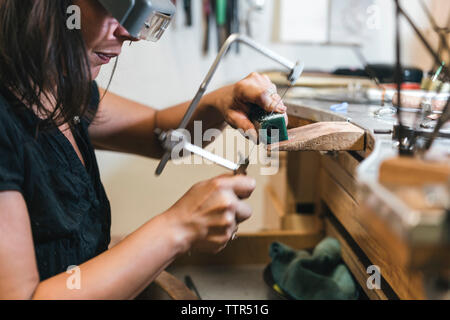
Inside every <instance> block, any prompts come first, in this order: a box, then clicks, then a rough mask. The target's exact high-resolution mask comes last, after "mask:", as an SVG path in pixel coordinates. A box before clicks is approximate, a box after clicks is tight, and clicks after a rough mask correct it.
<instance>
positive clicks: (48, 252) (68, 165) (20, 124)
mask: <svg viewBox="0 0 450 320" xmlns="http://www.w3.org/2000/svg"><path fill="white" fill-rule="evenodd" d="M92 86H93V92H94V94H93V96H92V99H91V103H90V108H94V111H96V110H97V109H98V104H99V100H100V99H99V91H98V87H97V84H96V83H95V82H93V83H92ZM13 99H14V98H13V97H12V96H11V95H10V93H8V92H5V91H1V92H0V191H19V192H21V193H22V195H23V197H24V199H25V201H26V204H27V207H28V212H29V216H30V221H31V228H32V233H33V240H34V245H35V252H36V259H37V265H38V268H39V274H40V278H41V280H45V279H47V278H50V277H52V276H55V275H57V274H59V273H62V272H65V271H67V268H68V267H69V266H72V265H80V264H82V263H84V262H86V261H87V260H90V259H92V258H94V257H95V256H97V255H99V254H101V253H102V252H104V251H105V250H107V248H108V245H109V242H110V227H111V209H110V204H109V201H108V198H107V196H106V193H105V190H104V188H103V185H102V183H101V181H100V174H99V170H98V165H97V159H96V157H95V153H94V148H93V146H92V144H91V140H90V138H89V134H88V127H89V125H90V122H89V120H88V119H81V122H80V123H79V124H77V125H76V129H75V130H74V131H75V132H74V136H75V139H76V141H77V144H78V147H79V149H80V152H81V153H82V155H83V158H84V160H85V165H86V167H84V166H83V164H82V162H81V161H80V159H79V158H78V156H77V154H76V152H75V150H74V148H73V147H72V145H71V143H70V142H69V140H68V139H67V138H66V137H65V136H64V134H63V133H62V132H61V131H60V130H59V129H58V128H56V127H55V128H53V129H49V130H48V131H47V130H46V131H39V133H38V134H37V135H36V127H37V124H38V122H39V119H38V118H37V117H36V115H35V114H34V113H33V112H32V111H31V110H29V109H26V108H16V107H14V108H13V107H12V103H11V102H12V101H14V100H13ZM0 223H1V221H0Z"/></svg>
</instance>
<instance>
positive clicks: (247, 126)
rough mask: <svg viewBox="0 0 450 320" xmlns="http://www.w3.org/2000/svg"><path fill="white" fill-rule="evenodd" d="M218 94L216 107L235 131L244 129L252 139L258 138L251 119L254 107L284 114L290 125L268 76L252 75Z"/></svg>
mask: <svg viewBox="0 0 450 320" xmlns="http://www.w3.org/2000/svg"><path fill="white" fill-rule="evenodd" d="M216 94H217V97H218V98H217V99H218V100H217V102H216V103H215V104H214V105H215V107H216V108H217V109H219V110H220V112H221V113H222V115H223V117H224V119H225V121H226V122H227V123H228V124H229V125H231V126H232V127H233V128H235V129H242V130H243V131H244V132H245V133H246V135H247V136H249V137H251V138H252V139H253V138H256V137H257V132H256V128H255V126H254V124H253V123H252V122H251V121H250V119H249V114H250V108H251V107H252V106H253V107H254V106H256V107H260V108H262V109H264V110H266V111H267V112H275V113H283V114H284V115H285V118H286V124H287V123H288V117H287V115H286V111H287V108H286V106H285V105H284V103H283V101H282V99H281V97H280V95H279V94H278V93H277V87H276V86H275V85H274V84H273V83H272V82H271V81H270V79H269V77H268V76H267V75H261V74H259V73H252V74H250V75H249V76H248V77H247V78H245V79H243V80H241V81H239V82H238V83H236V84H234V85H232V86H228V87H225V88H222V89H220V90H218V91H217V92H216Z"/></svg>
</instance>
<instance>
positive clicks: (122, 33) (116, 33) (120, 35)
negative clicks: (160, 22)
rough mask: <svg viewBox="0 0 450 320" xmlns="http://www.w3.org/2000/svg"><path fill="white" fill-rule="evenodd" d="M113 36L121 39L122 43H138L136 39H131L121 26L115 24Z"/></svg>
mask: <svg viewBox="0 0 450 320" xmlns="http://www.w3.org/2000/svg"><path fill="white" fill-rule="evenodd" d="M114 36H115V37H116V38H119V39H121V40H122V41H139V39H138V38H135V37H133V36H132V35H131V34H130V33H129V32H128V31H127V29H125V28H124V27H123V26H122V25H121V24H119V23H117V27H116V29H115V30H114Z"/></svg>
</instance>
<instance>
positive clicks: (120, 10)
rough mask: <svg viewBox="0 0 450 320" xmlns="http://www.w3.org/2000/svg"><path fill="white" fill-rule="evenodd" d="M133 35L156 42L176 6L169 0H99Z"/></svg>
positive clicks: (167, 24) (168, 22)
mask: <svg viewBox="0 0 450 320" xmlns="http://www.w3.org/2000/svg"><path fill="white" fill-rule="evenodd" d="M99 1H100V3H101V4H102V5H103V7H104V8H105V9H106V10H108V11H109V12H110V13H111V15H112V16H113V17H114V18H116V19H117V21H119V23H120V24H121V25H122V26H123V27H124V28H125V29H127V31H128V32H129V33H130V35H132V36H133V37H135V38H137V39H142V40H148V41H153V42H156V41H158V40H159V39H160V38H161V37H162V35H163V34H164V31H166V29H167V28H168V26H169V24H170V22H171V21H172V19H173V17H174V15H175V12H176V8H175V6H174V5H173V3H172V2H171V1H170V0H122V1H117V0H99Z"/></svg>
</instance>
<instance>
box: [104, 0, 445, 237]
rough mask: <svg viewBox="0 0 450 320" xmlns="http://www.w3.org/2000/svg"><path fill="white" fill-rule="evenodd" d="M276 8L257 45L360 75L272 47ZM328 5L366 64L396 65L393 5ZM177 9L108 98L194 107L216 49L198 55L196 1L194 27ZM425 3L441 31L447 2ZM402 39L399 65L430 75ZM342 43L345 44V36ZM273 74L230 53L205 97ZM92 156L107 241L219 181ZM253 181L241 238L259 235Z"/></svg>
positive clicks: (211, 172)
mask: <svg viewBox="0 0 450 320" xmlns="http://www.w3.org/2000/svg"><path fill="white" fill-rule="evenodd" d="M239 1H242V2H244V1H246V0H239ZM277 1H278V0H266V1H265V2H266V4H265V7H264V9H263V10H262V11H261V12H259V13H256V14H254V15H253V17H254V18H253V20H252V22H251V23H252V27H253V30H254V34H253V36H254V38H255V39H256V40H257V41H259V42H260V43H262V44H264V45H266V46H268V47H269V48H271V49H273V50H275V51H277V52H278V53H280V54H282V55H284V56H286V57H287V58H289V59H292V60H298V59H302V60H303V61H304V62H305V64H306V68H307V69H308V70H322V71H332V70H334V69H335V68H338V67H361V65H360V62H359V61H358V60H357V58H356V56H355V55H354V54H353V53H352V51H351V50H349V49H348V48H339V47H321V46H318V45H305V44H285V43H284V44H283V43H279V42H277V41H275V40H274V35H273V29H274V28H275V27H276V26H277V24H278V23H279V19H280V17H279V16H277V14H276V10H275V9H276V5H277V3H276V2H277ZM290 1H296V0H290ZM331 1H332V3H333V8H334V9H333V16H334V17H335V18H334V23H335V24H336V23H337V24H345V25H346V26H347V31H346V32H347V33H348V34H349V37H355V34H351V33H352V31H351V30H352V29H353V30H355V29H356V30H359V34H357V35H356V36H357V37H358V38H359V41H360V42H361V44H362V45H363V52H364V54H365V56H366V58H367V60H368V61H369V62H371V63H393V62H394V54H395V52H394V6H393V1H392V0H369V1H365V0H331ZM181 2H182V1H178V6H179V11H178V14H177V17H176V23H175V25H174V26H172V27H170V29H169V30H168V31H167V32H166V34H165V35H164V37H163V39H162V40H160V42H158V43H157V44H154V43H147V42H139V43H134V44H132V45H131V46H129V45H128V44H125V45H124V48H123V53H122V55H121V56H120V58H119V64H118V68H117V70H116V73H115V76H114V78H113V81H112V85H111V88H110V91H112V92H114V93H117V94H119V95H122V96H125V97H127V98H129V99H133V100H136V101H139V102H141V103H144V104H146V105H149V106H152V107H154V108H158V109H162V108H166V107H169V106H171V105H173V104H176V103H179V102H182V101H187V100H190V99H192V97H193V95H194V93H195V92H196V90H197V89H198V86H199V84H200V83H201V81H202V79H203V78H204V76H205V75H206V72H207V71H208V69H209V67H210V65H211V63H212V62H213V60H214V58H215V55H216V53H217V46H216V45H215V43H216V41H215V38H214V35H213V38H212V39H211V42H212V46H211V50H210V53H209V55H207V56H204V55H203V53H202V41H203V40H202V39H203V21H202V11H201V10H202V9H201V6H202V4H201V0H192V2H193V26H192V27H186V26H185V25H184V13H183V10H182V8H181ZM426 3H427V4H428V5H429V6H430V7H431V8H432V10H433V12H434V13H435V14H436V17H437V18H438V21H439V22H440V23H441V24H442V23H444V24H445V19H447V13H448V12H449V9H450V7H449V3H450V1H448V0H427V1H426ZM403 5H404V6H405V8H406V9H407V11H408V12H409V13H410V14H411V16H413V17H414V19H415V21H416V22H417V23H418V25H419V26H420V27H421V28H422V30H423V32H424V33H425V34H426V35H427V36H429V37H430V39H433V41H435V40H436V39H435V37H434V36H433V34H432V32H431V30H430V26H429V24H428V22H427V20H426V18H425V15H424V14H423V12H422V10H421V8H420V5H419V3H418V1H417V0H404V1H403ZM369 7H371V10H369ZM374 8H375V9H376V10H375V13H374V11H373V9H374ZM374 14H375V15H374ZM377 14H378V15H377ZM281 19H282V17H281ZM352 19H354V20H352ZM344 29H345V28H344ZM402 36H403V59H404V63H405V64H408V65H411V66H417V67H421V68H423V69H424V70H428V69H429V68H431V66H432V62H431V59H430V58H429V57H428V55H427V54H426V52H425V50H424V49H423V48H422V46H421V44H419V42H418V41H417V40H416V39H415V37H414V36H413V33H412V31H411V29H410V28H409V26H407V25H406V24H403V27H402ZM341 37H343V38H345V30H344V34H343V35H342V34H341ZM276 67H277V66H276V65H275V64H274V63H272V62H270V61H268V60H267V59H265V58H264V57H261V56H259V55H257V54H255V53H254V52H253V51H251V50H250V49H247V48H245V47H241V53H240V54H239V55H237V54H235V53H234V52H232V53H231V54H229V55H228V56H227V58H226V60H225V61H224V62H223V63H222V64H221V66H220V68H219V70H218V72H217V74H216V76H215V78H214V80H213V82H212V83H211V86H210V91H211V90H213V89H215V88H219V87H220V86H222V85H224V84H227V83H232V82H235V81H238V80H240V79H242V78H243V77H245V76H246V75H247V74H249V73H250V72H253V71H262V70H268V69H274V68H276ZM111 71H112V68H111V66H106V67H104V69H103V70H102V73H101V75H100V76H99V78H98V82H99V84H100V85H101V86H102V87H106V85H107V83H108V80H109V78H110V75H111ZM97 155H98V159H99V164H100V169H101V174H102V179H103V183H104V185H105V187H106V189H107V192H108V195H109V198H110V200H111V205H112V212H113V227H112V233H113V235H116V236H123V235H126V234H128V233H129V232H132V231H134V230H135V229H136V228H138V227H139V226H140V225H142V224H143V223H145V222H146V221H148V220H149V219H150V218H151V217H153V216H155V215H157V214H159V213H162V212H164V211H165V210H167V209H168V208H169V207H170V206H171V205H172V204H173V203H174V202H175V201H176V200H177V199H179V198H180V197H181V196H182V195H183V194H184V193H185V192H186V191H187V190H188V189H189V188H190V187H191V186H192V185H193V184H194V183H195V182H198V181H201V180H204V179H209V178H212V177H214V176H216V175H218V174H221V173H224V171H223V170H221V169H220V168H217V167H216V166H212V165H184V166H175V165H173V164H171V165H170V166H168V167H167V169H166V171H165V172H164V174H163V175H162V177H160V178H156V177H155V176H154V171H155V169H156V166H157V161H154V160H149V159H144V158H140V157H135V156H127V155H120V154H115V153H110V152H98V153H97ZM250 174H251V175H252V176H254V177H256V178H257V181H258V187H257V190H256V192H255V193H254V195H253V196H252V198H251V199H250V200H249V201H250V203H251V204H252V206H253V208H254V216H253V217H252V218H251V219H250V221H248V222H246V223H245V224H244V225H243V226H242V227H241V230H245V231H254V230H258V229H259V228H260V227H261V221H262V220H261V215H262V208H263V207H262V206H263V198H262V197H263V188H264V185H265V183H266V177H264V176H261V175H260V172H259V168H258V167H257V166H253V167H251V168H250Z"/></svg>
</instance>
